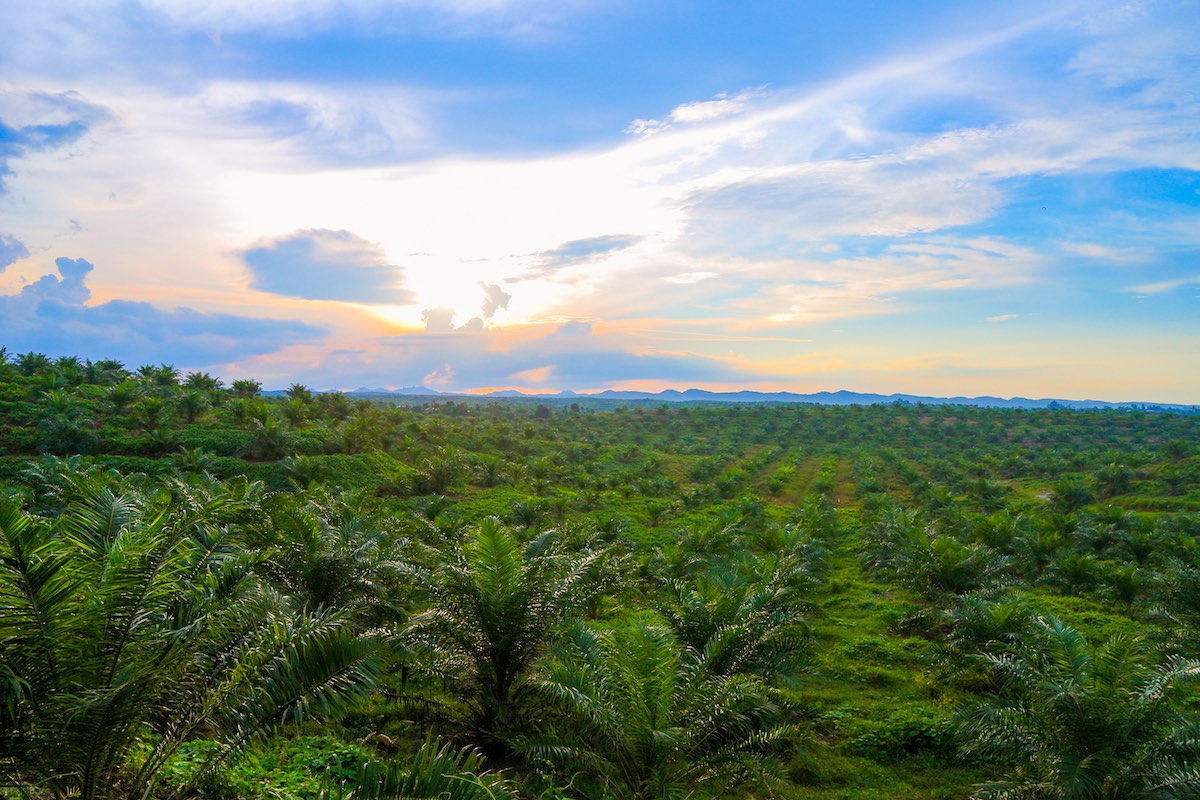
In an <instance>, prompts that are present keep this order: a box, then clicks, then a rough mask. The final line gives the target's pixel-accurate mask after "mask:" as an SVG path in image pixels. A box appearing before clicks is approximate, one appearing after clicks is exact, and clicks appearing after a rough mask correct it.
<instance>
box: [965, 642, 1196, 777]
mask: <svg viewBox="0 0 1200 800" xmlns="http://www.w3.org/2000/svg"><path fill="white" fill-rule="evenodd" d="M1035 628H1036V630H1035V635H1033V636H1032V637H1031V638H1030V640H1029V642H1028V644H1027V646H1026V647H1024V648H1022V649H1021V650H1019V651H1018V652H1017V653H1015V654H1007V655H991V656H984V662H985V663H986V664H988V665H989V666H990V668H991V669H992V671H993V672H994V673H995V674H996V676H997V677H998V679H999V681H1000V685H1001V686H1002V687H1003V688H1002V689H1001V690H1000V692H998V693H997V694H995V695H994V696H993V697H991V698H990V699H988V700H986V701H984V702H982V703H980V704H978V705H975V706H973V707H971V708H970V709H968V710H967V711H965V712H964V713H963V714H962V717H961V722H962V732H963V734H964V735H965V738H966V740H967V744H966V745H965V748H966V750H967V752H968V753H972V754H977V755H983V756H985V757H992V758H997V759H998V760H1000V762H1001V763H1005V764H1011V765H1013V767H1012V771H1011V774H1010V775H1009V776H1008V777H1006V778H1004V779H1003V780H999V781H994V782H991V783H987V784H983V785H981V786H979V787H978V790H977V791H976V793H975V795H974V797H975V798H978V799H979V800H1010V799H1011V800H1016V799H1017V798H1039V799H1040V798H1046V799H1047V800H1151V798H1153V799H1154V800H1170V799H1171V798H1185V797H1197V796H1200V722H1198V721H1197V719H1196V716H1195V713H1194V712H1192V713H1190V714H1189V713H1187V712H1186V711H1185V709H1184V707H1183V705H1182V704H1181V700H1182V696H1183V695H1184V693H1185V692H1187V691H1189V690H1190V691H1192V692H1194V691H1195V689H1194V687H1196V686H1197V685H1200V662H1196V661H1186V660H1181V659H1171V660H1168V661H1166V662H1165V663H1161V664H1156V663H1155V659H1154V657H1153V652H1152V651H1151V650H1150V648H1149V646H1148V645H1147V644H1146V643H1145V641H1143V640H1140V639H1135V638H1129V637H1123V636H1115V637H1112V638H1110V639H1108V640H1107V641H1105V642H1104V643H1103V644H1100V645H1097V646H1092V645H1090V644H1089V643H1088V642H1087V640H1086V639H1084V637H1083V636H1082V635H1081V634H1080V633H1079V632H1078V631H1076V630H1074V629H1073V628H1071V627H1069V626H1067V625H1065V624H1063V623H1062V622H1059V621H1058V620H1054V619H1039V620H1038V621H1037V622H1036V623H1035Z"/></svg>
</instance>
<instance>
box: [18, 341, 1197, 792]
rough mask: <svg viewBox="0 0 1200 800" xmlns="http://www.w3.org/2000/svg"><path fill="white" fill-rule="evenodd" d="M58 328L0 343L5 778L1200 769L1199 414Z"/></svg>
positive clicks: (1148, 773)
mask: <svg viewBox="0 0 1200 800" xmlns="http://www.w3.org/2000/svg"><path fill="white" fill-rule="evenodd" d="M35 355H36V354H31V355H28V356H22V357H20V358H18V359H16V360H15V361H13V362H11V363H0V415H2V416H3V419H4V423H5V424H4V426H3V440H2V441H0V446H2V447H3V448H4V451H5V452H4V453H3V454H0V476H3V478H4V479H5V480H6V481H7V488H6V490H5V492H4V497H5V499H3V500H2V501H0V610H2V611H3V613H2V614H0V723H2V724H0V774H3V775H4V776H5V778H4V780H5V781H6V786H7V788H3V789H0V791H4V792H9V793H12V792H16V793H20V794H26V795H29V796H66V795H76V794H78V795H85V796H87V797H133V796H137V797H145V796H148V795H154V796H164V797H165V796H195V795H201V796H211V797H222V798H225V797H242V796H245V797H251V796H254V797H257V796H267V795H268V794H269V795H271V796H297V797H309V796H316V795H318V794H324V795H327V796H347V795H350V794H353V795H355V796H361V797H374V796H378V797H385V796H391V797H444V796H451V797H453V796H462V797H498V796H506V795H510V796H528V797H546V798H552V797H564V798H573V797H577V798H591V797H596V798H599V797H614V798H652V797H676V796H687V795H691V796H699V797H704V796H712V797H718V796H721V797H724V796H740V795H745V796H764V795H766V794H771V793H776V794H779V795H781V796H795V797H847V796H850V797H864V798H870V797H905V796H911V797H947V798H949V797H966V796H968V795H971V794H975V795H977V796H979V797H1078V798H1093V797H1094V798H1123V797H1192V796H1197V793H1200V777H1198V774H1197V770H1198V769H1200V760H1198V759H1200V750H1198V745H1197V742H1200V736H1198V735H1197V734H1198V733H1200V731H1197V730H1196V719H1197V717H1198V716H1200V715H1198V714H1197V704H1198V697H1200V693H1198V692H1197V689H1196V682H1197V680H1198V679H1200V667H1198V666H1197V663H1196V661H1195V659H1196V658H1197V657H1198V656H1200V610H1198V609H1200V603H1198V601H1197V598H1198V597H1200V594H1198V591H1200V568H1198V561H1197V554H1198V553H1200V550H1198V544H1197V533H1198V531H1197V514H1196V509H1197V508H1200V493H1198V492H1197V490H1196V472H1197V456H1196V453H1195V447H1194V445H1193V444H1192V443H1194V442H1196V441H1197V440H1198V439H1200V437H1198V436H1197V433H1198V432H1200V431H1198V428H1200V424H1198V421H1197V419H1196V418H1193V417H1187V416H1174V415H1170V416H1168V415H1157V414H1143V413H1137V414H1134V413H1112V412H1108V413H1095V412H1092V413H1078V412H1043V413H1040V414H1035V413H1030V412H1003V411H988V410H980V409H962V408H948V409H932V408H922V407H889V408H867V409H864V408H848V409H827V408H815V407H794V406H793V407H741V408H737V407H735V408H711V407H710V408H704V407H695V406H691V407H679V408H672V409H666V408H659V407H637V406H634V407H630V408H616V409H604V410H597V409H595V408H590V407H589V406H588V405H587V403H586V402H584V403H577V404H575V405H574V406H572V405H570V404H567V403H564V404H562V405H560V406H556V407H552V406H550V405H539V404H537V403H532V402H521V401H515V402H511V403H498V402H495V401H491V402H482V401H474V402H469V401H467V400H458V401H455V402H444V401H443V402H436V403H434V402H430V401H429V400H423V401H420V402H418V403H416V404H414V405H411V406H398V407H397V406H383V405H377V404H371V403H367V402H363V401H356V400H353V399H351V398H347V397H345V396H343V395H336V394H333V395H330V394H316V393H313V392H311V391H309V390H308V389H306V388H305V387H301V386H293V387H292V388H291V389H290V390H289V392H288V393H287V394H286V395H284V396H282V397H278V398H273V397H269V398H264V397H262V396H260V394H259V387H258V385H257V384H256V383H255V382H253V381H248V380H243V381H238V382H237V383H236V384H235V385H234V386H233V387H232V388H230V389H225V388H223V386H222V385H221V384H220V382H219V381H217V380H215V379H213V378H211V377H210V376H207V375H203V374H193V375H189V376H187V377H186V378H181V376H180V375H179V374H178V373H177V372H176V371H174V370H173V369H171V368H169V367H146V368H143V369H142V370H139V371H138V372H137V373H136V374H131V373H129V372H127V371H126V370H124V368H123V367H122V366H121V365H119V364H116V363H115V362H101V364H100V365H97V364H92V363H89V362H79V361H75V360H70V359H66V360H64V359H58V360H52V359H44V358H43V359H38V358H35V357H34V356H35ZM147 409H150V410H147ZM78 453H84V455H82V456H80V455H77V454H78ZM300 754H304V755H300Z"/></svg>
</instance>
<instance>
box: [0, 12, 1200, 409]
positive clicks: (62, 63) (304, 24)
mask: <svg viewBox="0 0 1200 800" xmlns="http://www.w3.org/2000/svg"><path fill="white" fill-rule="evenodd" d="M12 5H13V7H12V8H10V9H6V12H5V14H6V25H5V30H4V31H0V311H3V328H2V329H0V330H2V332H0V345H4V346H7V347H8V349H9V351H10V352H14V351H26V350H39V351H44V352H47V353H51V354H55V355H57V354H62V353H76V354H79V355H83V356H87V357H92V358H100V357H116V358H121V359H123V360H126V361H127V362H129V363H131V364H134V365H136V364H140V363H143V362H150V361H152V362H159V361H167V362H171V363H175V364H177V365H178V366H180V367H183V368H187V369H207V370H209V371H213V372H216V373H219V374H221V375H222V376H223V377H226V378H227V379H233V378H237V377H242V376H252V377H257V378H260V379H263V380H264V381H265V382H266V383H268V384H273V385H286V384H288V383H291V382H292V381H301V382H305V383H309V384H311V385H314V386H319V387H337V388H353V387H356V386H361V385H370V386H381V385H382V386H411V385H417V384H424V385H429V386H433V387H436V388H441V389H453V390H464V391H466V390H482V389H490V388H507V387H516V388H522V389H527V390H558V389H574V390H594V389H602V388H609V387H637V388H647V389H660V388H666V387H676V388H686V387H688V386H701V387H704V388H711V389H718V390H719V389H733V388H759V389H767V390H780V389H787V390H794V391H815V390H822V389H830V390H833V389H841V388H846V389H855V390H862V391H883V392H890V391H903V392H915V393H925V394H943V395H945V394H956V395H957V394H968V395H974V394H992V395H1003V396H1013V395H1024V396H1038V397H1044V396H1060V397H1073V398H1085V397H1086V398H1097V399H1107V400H1127V399H1138V400H1158V401H1171V402H1187V403H1191V402H1198V401H1200V2H1194V1H1187V0H1180V1H1178V2H1106V1H1105V0H1096V1H1094V2H1081V3H1062V4H1056V5H1055V6H1053V8H1051V9H1050V10H1047V5H1046V4H1044V3H1020V2H1016V3H1006V4H996V3H964V2H954V3H951V2H926V3H890V4H889V3H878V2H845V3H837V4H834V3H779V2H737V3H734V2H692V3H685V2H678V1H676V0H643V1H642V2H627V1H625V0H565V1H563V0H560V1H559V2H547V1H544V0H440V2H432V0H399V1H396V2H386V1H385V0H362V1H361V2H356V3H353V4H347V3H344V2H336V1H335V0H261V1H260V2H256V3H248V2H238V1H237V0H215V2H199V0H138V1H134V0H64V2H53V1H50V2H46V3H41V4H36V6H35V4H22V5H20V6H18V5H16V4H12ZM83 264H86V265H88V268H87V269H83V268H82V266H80V265H83Z"/></svg>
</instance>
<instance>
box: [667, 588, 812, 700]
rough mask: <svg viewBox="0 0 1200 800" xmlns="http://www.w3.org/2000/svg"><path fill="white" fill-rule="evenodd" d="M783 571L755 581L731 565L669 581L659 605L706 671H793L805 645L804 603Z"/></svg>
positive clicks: (766, 674) (778, 674)
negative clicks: (667, 593) (665, 597)
mask: <svg viewBox="0 0 1200 800" xmlns="http://www.w3.org/2000/svg"><path fill="white" fill-rule="evenodd" d="M787 577H788V576H787V574H786V571H785V572H779V571H775V572H771V573H769V574H768V575H766V576H765V577H764V578H763V579H761V580H759V581H753V580H750V579H749V578H748V577H746V576H745V575H744V574H740V573H738V572H737V571H734V570H726V571H723V572H717V571H712V572H709V573H705V574H702V575H700V576H698V577H697V578H696V579H694V580H693V581H691V582H681V581H676V582H673V583H672V585H671V587H670V589H671V597H670V599H669V600H668V601H667V602H663V603H660V604H659V605H658V606H657V608H658V611H659V613H661V614H662V615H663V617H664V619H665V620H666V621H667V624H668V625H669V626H670V628H671V630H672V632H673V633H674V634H675V636H676V637H677V639H678V640H679V642H680V643H681V644H683V645H684V646H685V647H686V648H688V650H689V651H690V652H691V653H692V654H693V655H694V657H695V658H697V659H699V661H700V663H701V664H702V665H703V666H704V668H705V669H706V670H708V672H709V673H710V674H713V675H736V674H754V675H758V676H760V677H762V678H763V679H765V680H771V679H772V678H782V677H786V676H789V675H794V674H795V673H796V672H797V671H798V669H799V668H800V667H801V665H802V664H803V661H804V658H803V656H804V651H805V650H806V649H807V648H808V645H809V634H808V626H807V621H806V619H805V617H804V605H803V603H802V601H801V600H800V598H799V597H798V596H797V594H796V593H795V592H794V591H793V590H792V589H791V588H790V587H789V586H788V585H787Z"/></svg>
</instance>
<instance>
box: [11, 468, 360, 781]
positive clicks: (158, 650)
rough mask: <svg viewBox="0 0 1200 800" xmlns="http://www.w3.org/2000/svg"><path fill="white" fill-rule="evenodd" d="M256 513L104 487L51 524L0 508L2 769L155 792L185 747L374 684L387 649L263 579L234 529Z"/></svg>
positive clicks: (260, 727) (19, 776) (327, 704)
mask: <svg viewBox="0 0 1200 800" xmlns="http://www.w3.org/2000/svg"><path fill="white" fill-rule="evenodd" d="M245 511H246V509H245V507H244V505H243V504H242V503H241V502H240V501H238V500H236V499H233V498H229V497H209V498H208V501H207V502H204V503H202V504H200V505H195V504H190V503H182V504H176V503H172V504H168V505H164V503H163V500H162V499H161V495H159V496H157V497H155V498H153V499H150V498H144V497H140V496H136V495H131V494H130V495H117V494H115V493H112V492H108V493H106V494H103V493H102V494H97V495H93V496H90V497H87V496H85V497H80V498H77V499H76V500H75V501H73V502H72V503H71V504H70V505H69V506H68V508H67V510H66V512H65V513H64V514H62V515H61V516H60V517H58V518H57V519H56V520H54V521H53V522H49V521H47V520H45V519H42V518H39V517H36V516H33V515H31V514H29V513H27V512H25V511H23V510H22V509H20V508H19V507H17V506H16V505H15V504H14V503H12V502H9V501H0V676H2V677H3V685H0V776H3V777H6V778H7V779H8V782H9V783H10V784H13V785H15V786H16V787H17V789H18V790H20V791H21V792H22V793H23V794H25V795H26V796H30V795H32V796H40V797H53V798H60V797H72V796H74V797H79V798H82V799H83V800H93V799H95V800H99V799H101V798H117V797H120V798H127V797H145V796H147V795H148V794H149V793H151V792H152V791H153V790H154V787H155V779H156V776H157V774H158V772H159V771H160V770H161V768H162V767H163V765H164V764H165V763H166V762H167V761H168V760H169V759H170V758H171V757H172V756H173V755H174V754H175V753H176V752H177V751H178V749H179V747H180V746H181V745H182V744H183V743H184V742H185V741H187V740H188V739H190V738H193V737H195V736H197V735H200V734H203V736H205V737H206V738H209V739H216V740H218V741H219V742H220V743H221V747H220V748H219V749H218V750H216V751H215V752H214V753H213V758H214V760H215V759H218V758H221V757H225V756H228V755H229V754H231V753H233V752H235V751H237V750H238V749H240V748H241V747H243V746H244V745H246V744H247V743H248V742H249V741H250V740H251V738H252V737H254V736H256V735H257V734H259V733H261V732H263V731H264V730H266V729H269V728H271V727H273V726H275V725H277V724H279V723H280V721H281V720H282V719H284V718H285V717H293V718H294V717H299V716H302V715H303V714H305V713H306V712H308V711H315V710H319V709H328V708H333V707H336V706H338V705H340V704H341V702H343V701H345V700H347V699H349V698H352V697H354V696H355V695H356V694H357V693H358V692H360V691H361V690H362V689H363V688H364V687H366V686H368V685H369V684H370V683H371V682H372V681H373V680H374V673H375V669H374V666H373V656H374V653H375V651H376V650H377V648H378V645H377V644H376V643H374V642H372V641H369V640H366V639H362V638H359V637H357V636H355V635H354V634H353V633H352V632H351V630H350V629H349V628H348V627H347V624H346V621H345V620H343V619H342V618H341V617H340V616H338V615H336V614H333V613H328V612H297V611H293V610H290V609H289V608H288V607H287V606H286V605H285V604H284V602H283V600H282V598H281V597H280V596H279V595H278V594H277V593H275V592H274V591H272V590H271V589H270V588H269V587H267V586H265V585H263V584H262V583H261V582H259V581H258V580H256V578H255V576H254V573H253V571H252V569H251V568H252V566H253V563H252V558H250V557H248V556H247V555H245V552H244V551H242V550H241V549H240V548H238V547H234V546H233V544H234V542H233V541H232V539H231V537H232V536H233V534H232V531H233V530H234V529H235V527H236V526H235V525H234V524H233V523H234V522H235V521H236V520H237V519H238V518H239V516H240V515H242V514H244V513H245Z"/></svg>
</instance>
